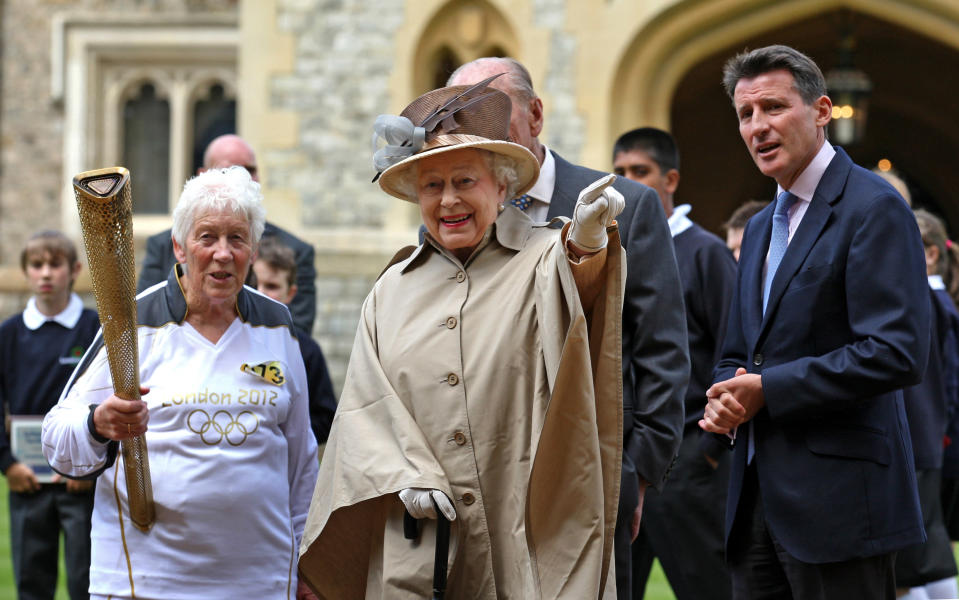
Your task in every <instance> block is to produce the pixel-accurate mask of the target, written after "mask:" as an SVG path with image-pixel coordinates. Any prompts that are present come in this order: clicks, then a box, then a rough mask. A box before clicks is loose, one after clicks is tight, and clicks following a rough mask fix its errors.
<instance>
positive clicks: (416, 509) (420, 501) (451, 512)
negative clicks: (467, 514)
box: [400, 488, 456, 521]
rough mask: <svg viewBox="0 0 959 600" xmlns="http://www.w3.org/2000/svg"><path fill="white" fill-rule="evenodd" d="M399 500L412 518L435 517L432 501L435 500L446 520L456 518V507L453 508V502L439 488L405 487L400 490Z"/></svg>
mask: <svg viewBox="0 0 959 600" xmlns="http://www.w3.org/2000/svg"><path fill="white" fill-rule="evenodd" d="M400 500H401V501H402V502H403V505H404V506H406V510H408V511H409V513H410V515H411V516H412V517H413V518H414V519H426V518H429V519H435V518H436V509H435V508H434V506H433V501H436V506H439V507H440V511H442V513H443V516H445V517H446V520H447V521H454V520H456V509H454V508H453V503H452V502H450V499H449V498H447V497H446V494H444V493H443V492H441V491H439V490H427V489H423V488H406V489H405V490H402V491H401V492H400Z"/></svg>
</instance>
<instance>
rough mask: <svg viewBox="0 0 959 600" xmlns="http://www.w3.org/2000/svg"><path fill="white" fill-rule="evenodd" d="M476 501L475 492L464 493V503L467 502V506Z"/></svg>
mask: <svg viewBox="0 0 959 600" xmlns="http://www.w3.org/2000/svg"><path fill="white" fill-rule="evenodd" d="M474 502H476V496H474V495H473V494H471V493H469V492H466V493H465V494H463V504H465V505H466V506H469V505H470V504H472V503H474Z"/></svg>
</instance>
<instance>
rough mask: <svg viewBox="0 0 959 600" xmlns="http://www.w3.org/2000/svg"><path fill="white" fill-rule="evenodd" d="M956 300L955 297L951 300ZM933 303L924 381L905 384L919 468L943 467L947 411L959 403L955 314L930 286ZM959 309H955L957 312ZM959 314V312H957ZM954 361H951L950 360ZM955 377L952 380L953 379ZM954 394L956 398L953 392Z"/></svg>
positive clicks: (911, 434)
mask: <svg viewBox="0 0 959 600" xmlns="http://www.w3.org/2000/svg"><path fill="white" fill-rule="evenodd" d="M949 303H950V304H951V303H952V300H949ZM929 304H930V306H931V308H932V311H931V312H932V327H931V330H930V335H929V362H928V363H927V364H926V372H925V374H924V375H923V377H922V381H920V382H919V383H918V384H916V385H913V386H910V387H907V388H905V389H904V390H903V391H902V393H903V400H904V401H905V404H906V418H907V419H908V421H909V437H910V438H912V453H913V455H914V456H915V459H916V470H917V471H918V470H920V469H941V468H942V456H943V440H944V439H945V436H946V422H947V419H946V411H947V409H948V408H949V407H950V406H954V405H955V393H956V388H955V377H956V372H955V368H956V365H955V363H954V362H953V361H955V360H956V359H957V358H959V357H957V356H956V354H955V352H956V348H955V344H956V339H955V333H954V332H953V330H952V329H951V328H952V326H953V321H952V315H951V314H950V313H949V312H947V307H945V306H944V305H943V304H942V303H941V302H940V301H939V299H938V298H937V297H936V292H935V291H934V290H933V289H932V288H930V289H929ZM955 312H956V309H955V308H953V309H952V313H955ZM957 317H959V315H957ZM950 363H951V364H950ZM949 378H952V381H949ZM950 394H952V395H953V399H950V398H949V395H950Z"/></svg>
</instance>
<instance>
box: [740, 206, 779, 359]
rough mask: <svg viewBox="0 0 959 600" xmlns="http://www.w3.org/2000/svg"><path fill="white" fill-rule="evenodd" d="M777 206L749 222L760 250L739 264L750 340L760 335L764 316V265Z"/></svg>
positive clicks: (746, 326) (752, 235)
mask: <svg viewBox="0 0 959 600" xmlns="http://www.w3.org/2000/svg"><path fill="white" fill-rule="evenodd" d="M775 208H776V207H775V205H774V204H770V205H769V207H767V208H766V209H764V210H763V211H762V212H760V213H759V214H757V215H756V216H755V217H753V219H752V220H751V221H750V222H749V230H750V231H749V237H750V238H756V244H757V248H759V249H760V250H758V251H757V252H750V253H749V254H748V255H747V254H744V255H743V256H742V260H743V262H742V263H740V265H739V268H740V269H741V270H742V272H743V285H744V286H745V287H744V290H746V291H747V293H745V294H743V296H742V298H743V301H742V305H743V311H744V314H743V315H742V320H743V325H744V328H745V331H744V333H745V335H746V340H748V341H749V342H752V341H753V340H755V339H757V338H758V337H759V326H760V324H761V323H762V318H763V266H764V265H765V264H766V252H767V251H768V249H769V238H770V237H771V236H772V222H773V219H772V217H773V211H774V210H775ZM744 237H745V236H744ZM751 345H752V344H750V346H751Z"/></svg>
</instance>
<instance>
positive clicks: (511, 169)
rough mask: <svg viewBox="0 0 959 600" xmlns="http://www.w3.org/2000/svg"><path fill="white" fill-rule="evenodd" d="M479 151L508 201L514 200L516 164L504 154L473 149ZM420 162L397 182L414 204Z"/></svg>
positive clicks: (517, 185) (517, 179)
mask: <svg viewBox="0 0 959 600" xmlns="http://www.w3.org/2000/svg"><path fill="white" fill-rule="evenodd" d="M473 150H477V151H479V153H480V155H481V156H482V157H483V159H484V160H485V161H486V167H487V168H488V169H489V170H490V173H492V174H493V179H494V180H495V181H496V183H501V184H505V185H506V199H508V200H509V199H512V198H514V197H515V195H516V190H517V189H518V188H519V175H518V174H517V172H516V162H515V161H514V160H513V159H512V158H510V157H509V156H506V155H504V154H499V153H497V152H492V151H490V150H485V149H483V148H473ZM419 164H420V161H414V162H413V164H412V165H410V167H409V168H408V169H406V170H405V171H403V173H402V174H400V177H399V178H398V179H397V180H396V188H397V190H399V192H400V193H402V194H403V195H404V196H406V197H407V198H408V199H410V200H411V201H413V202H418V201H419V198H418V195H417V193H416V192H417V185H416V179H417V178H418V177H419V173H420V168H419Z"/></svg>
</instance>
